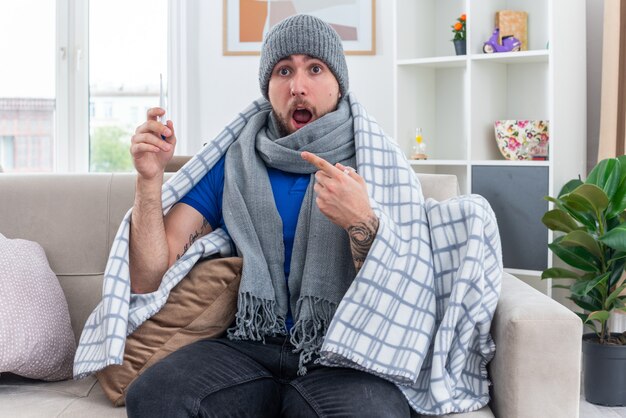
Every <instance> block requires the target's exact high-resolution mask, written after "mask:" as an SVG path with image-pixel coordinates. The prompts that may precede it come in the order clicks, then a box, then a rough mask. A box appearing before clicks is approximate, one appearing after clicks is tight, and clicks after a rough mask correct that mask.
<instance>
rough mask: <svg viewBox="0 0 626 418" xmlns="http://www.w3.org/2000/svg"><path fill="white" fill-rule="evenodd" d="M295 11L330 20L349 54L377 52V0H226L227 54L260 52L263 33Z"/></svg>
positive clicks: (294, 13) (255, 53) (372, 53)
mask: <svg viewBox="0 0 626 418" xmlns="http://www.w3.org/2000/svg"><path fill="white" fill-rule="evenodd" d="M296 14H309V15H312V16H316V17H319V18H320V19H322V20H324V21H325V22H327V23H328V24H330V25H331V26H332V27H333V28H334V29H335V30H336V31H337V33H338V34H339V36H340V37H341V39H342V42H343V49H344V51H345V53H346V54H347V55H374V54H376V0H224V23H223V26H224V55H258V54H259V51H260V50H261V42H262V41H263V35H264V34H265V33H267V31H268V30H269V29H270V28H271V27H272V26H274V25H276V24H277V23H278V22H280V21H281V20H283V19H284V18H286V17H289V16H293V15H296Z"/></svg>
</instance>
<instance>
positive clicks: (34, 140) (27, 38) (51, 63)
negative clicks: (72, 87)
mask: <svg viewBox="0 0 626 418" xmlns="http://www.w3.org/2000/svg"><path fill="white" fill-rule="evenodd" d="M33 10H37V13H33ZM55 34H56V9H55V3H54V2H52V1H49V0H20V1H10V2H3V8H2V13H0V56H2V62H3V65H2V66H0V92H1V93H0V166H2V167H3V169H4V171H6V172H26V171H38V172H46V171H52V170H53V168H54V166H53V156H54V150H55V124H54V119H55V104H56V103H55V102H56V100H55V99H56V87H55V86H56V80H55V65H56V58H55V52H54V51H55V50H56V48H55V39H56V36H55Z"/></svg>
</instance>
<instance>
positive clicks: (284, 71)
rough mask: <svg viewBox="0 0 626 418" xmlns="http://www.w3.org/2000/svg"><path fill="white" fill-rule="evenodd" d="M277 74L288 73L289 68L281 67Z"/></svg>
mask: <svg viewBox="0 0 626 418" xmlns="http://www.w3.org/2000/svg"><path fill="white" fill-rule="evenodd" d="M278 74H280V75H289V69H288V68H285V67H283V68H281V69H280V70H278Z"/></svg>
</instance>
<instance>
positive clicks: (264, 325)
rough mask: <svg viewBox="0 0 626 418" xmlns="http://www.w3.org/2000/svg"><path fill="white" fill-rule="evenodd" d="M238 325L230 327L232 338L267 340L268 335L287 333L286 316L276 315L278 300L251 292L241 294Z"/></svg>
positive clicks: (238, 305) (229, 331)
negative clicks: (261, 296) (259, 296)
mask: <svg viewBox="0 0 626 418" xmlns="http://www.w3.org/2000/svg"><path fill="white" fill-rule="evenodd" d="M235 318H236V325H235V326H234V327H232V328H229V329H228V331H227V333H228V338H229V339H231V340H253V341H263V342H265V337H266V336H272V337H275V336H277V335H285V318H282V317H280V316H277V315H276V301H274V300H268V299H261V298H258V297H256V296H254V295H252V294H251V293H247V292H246V293H242V294H240V295H239V301H238V303H237V315H236V317H235Z"/></svg>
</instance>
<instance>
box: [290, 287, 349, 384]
mask: <svg viewBox="0 0 626 418" xmlns="http://www.w3.org/2000/svg"><path fill="white" fill-rule="evenodd" d="M298 304H299V305H300V307H299V309H298V311H299V315H298V317H299V318H303V317H304V319H298V320H297V321H296V323H295V324H294V325H293V328H292V329H291V338H290V341H291V344H293V346H294V347H295V349H294V352H298V351H300V360H299V363H298V375H299V376H304V375H305V374H306V372H307V370H306V366H305V364H306V363H309V362H310V361H311V359H312V358H313V356H314V355H316V354H319V352H320V348H321V347H322V343H323V342H324V336H325V335H326V330H327V329H328V325H329V324H330V321H331V320H332V319H333V315H334V314H335V310H336V309H337V304H336V303H333V302H330V301H328V300H326V299H322V298H319V297H314V296H304V297H303V298H302V299H301V300H300V301H298ZM305 309H306V311H307V312H306V314H304V312H302V310H305Z"/></svg>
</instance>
